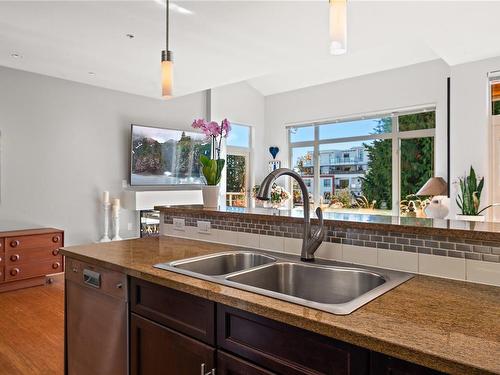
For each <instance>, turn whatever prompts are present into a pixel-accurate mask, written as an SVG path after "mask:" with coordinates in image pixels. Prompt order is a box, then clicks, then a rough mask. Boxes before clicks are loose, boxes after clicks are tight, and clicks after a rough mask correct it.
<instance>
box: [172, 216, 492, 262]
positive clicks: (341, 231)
mask: <svg viewBox="0 0 500 375" xmlns="http://www.w3.org/2000/svg"><path fill="white" fill-rule="evenodd" d="M174 218H181V219H184V220H185V222H186V226H191V227H196V226H197V221H198V220H203V221H209V222H210V226H211V228H212V229H219V230H228V231H233V232H246V233H254V234H260V235H268V236H277V237H289V238H299V239H300V238H302V228H303V226H302V224H296V223H277V222H276V221H267V220H261V219H250V218H245V217H238V218H237V219H233V218H232V219H231V220H228V219H227V218H225V217H218V216H211V215H210V214H206V213H196V214H189V213H186V214H182V215H179V214H175V215H169V214H165V215H164V222H165V224H173V219H174ZM327 229H328V230H327V233H326V235H325V241H327V242H334V243H342V244H346V245H354V246H364V247H369V248H375V249H377V248H378V249H388V250H394V251H406V252H412V253H421V254H432V255H439V256H448V257H454V258H465V259H473V260H481V261H486V262H495V263H500V242H490V241H479V240H469V239H463V238H453V237H442V236H427V235H417V234H409V233H398V232H385V231H375V230H366V229H346V228H336V227H335V226H332V225H327Z"/></svg>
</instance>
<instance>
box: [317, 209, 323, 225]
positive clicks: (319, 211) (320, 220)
mask: <svg viewBox="0 0 500 375" xmlns="http://www.w3.org/2000/svg"><path fill="white" fill-rule="evenodd" d="M316 216H317V217H318V220H319V227H320V228H323V210H322V209H321V207H318V208H316Z"/></svg>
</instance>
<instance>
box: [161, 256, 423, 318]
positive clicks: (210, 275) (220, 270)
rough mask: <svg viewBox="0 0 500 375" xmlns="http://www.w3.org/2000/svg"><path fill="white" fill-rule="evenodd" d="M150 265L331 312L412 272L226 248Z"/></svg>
mask: <svg viewBox="0 0 500 375" xmlns="http://www.w3.org/2000/svg"><path fill="white" fill-rule="evenodd" d="M154 267H156V268H161V269H164V270H168V271H173V272H177V273H181V274H185V275H189V276H193V277H197V278H200V279H204V280H208V281H213V282H216V283H219V284H223V285H228V286H232V287H234V288H238V289H243V290H247V291H251V292H255V293H258V294H263V295H266V296H269V297H274V298H277V299H281V300H284V301H288V302H293V303H296V304H299V305H303V306H307V307H311V308H315V309H318V310H323V311H327V312H330V313H333V314H339V315H345V314H350V313H351V312H353V311H354V310H356V309H358V308H359V307H361V306H362V305H364V304H366V303H368V302H370V301H371V300H373V299H375V298H377V297H378V296H380V295H382V294H383V293H385V292H387V291H389V290H391V289H393V288H395V287H396V286H398V285H400V284H401V283H403V282H405V281H407V280H409V279H410V278H411V277H412V276H413V275H412V274H408V273H403V272H398V271H389V270H383V269H375V268H370V267H358V266H356V267H352V266H350V265H348V264H342V263H339V262H327V261H324V262H323V261H316V262H315V263H305V262H301V261H300V260H297V259H296V257H294V256H292V255H290V256H288V255H286V254H281V253H280V254H279V255H278V254H275V253H270V252H269V253H268V252H262V251H232V252H222V253H215V254H211V255H207V256H201V257H196V258H189V259H183V260H179V261H174V262H169V263H160V264H156V265H155V266H154Z"/></svg>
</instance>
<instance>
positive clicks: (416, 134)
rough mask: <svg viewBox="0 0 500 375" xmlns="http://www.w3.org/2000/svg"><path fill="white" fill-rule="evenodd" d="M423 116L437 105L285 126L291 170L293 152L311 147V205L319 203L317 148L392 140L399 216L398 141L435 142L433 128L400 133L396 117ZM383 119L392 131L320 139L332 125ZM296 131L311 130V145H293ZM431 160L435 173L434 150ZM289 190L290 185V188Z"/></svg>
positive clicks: (394, 198)
mask: <svg viewBox="0 0 500 375" xmlns="http://www.w3.org/2000/svg"><path fill="white" fill-rule="evenodd" d="M423 112H436V105H435V104H432V105H424V106H417V107H411V108H406V109H399V110H393V111H384V112H380V113H371V114H365V115H363V114H359V115H354V116H348V117H339V118H333V119H328V120H321V121H311V122H307V123H300V124H288V125H286V127H285V128H286V132H287V145H288V162H289V165H290V166H293V160H292V154H293V152H292V149H293V148H296V147H313V158H314V160H313V165H314V178H313V182H314V191H313V201H314V202H315V205H317V203H316V202H320V174H321V171H320V145H322V144H332V143H344V142H359V141H369V140H375V139H391V140H392V142H391V143H392V215H393V216H399V205H400V201H401V198H400V196H401V156H400V152H401V140H404V139H414V138H434V144H436V126H437V123H435V126H434V128H431V129H419V130H409V131H399V117H400V116H404V115H410V114H417V113H423ZM384 117H391V118H392V129H391V131H390V132H387V133H381V134H367V135H362V136H352V137H340V138H328V139H320V137H319V129H320V127H321V126H322V125H331V124H334V123H343V122H351V121H359V120H370V119H378V118H384ZM299 127H314V140H313V141H301V142H292V140H291V131H290V130H291V129H293V128H299ZM432 159H433V166H432V167H433V170H434V172H435V171H436V148H435V147H434V155H432ZM290 186H291V184H290ZM290 208H293V202H291V203H290Z"/></svg>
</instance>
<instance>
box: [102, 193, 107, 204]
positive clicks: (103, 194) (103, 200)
mask: <svg viewBox="0 0 500 375" xmlns="http://www.w3.org/2000/svg"><path fill="white" fill-rule="evenodd" d="M102 203H109V191H103V192H102Z"/></svg>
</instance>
